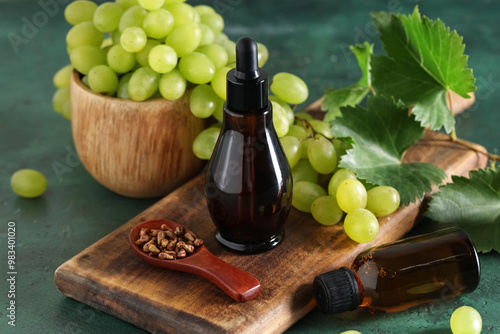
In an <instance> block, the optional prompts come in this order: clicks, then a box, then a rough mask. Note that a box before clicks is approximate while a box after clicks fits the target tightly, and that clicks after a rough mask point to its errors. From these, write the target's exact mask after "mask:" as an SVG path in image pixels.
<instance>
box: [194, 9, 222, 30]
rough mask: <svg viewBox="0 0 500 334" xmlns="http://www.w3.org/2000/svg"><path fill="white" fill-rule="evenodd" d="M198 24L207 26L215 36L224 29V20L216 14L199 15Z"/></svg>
mask: <svg viewBox="0 0 500 334" xmlns="http://www.w3.org/2000/svg"><path fill="white" fill-rule="evenodd" d="M200 22H201V23H203V24H206V25H207V26H209V27H210V29H212V31H213V32H214V33H215V34H216V35H217V34H219V33H220V32H222V29H224V19H223V18H222V16H220V15H219V14H217V13H215V14H204V15H200Z"/></svg>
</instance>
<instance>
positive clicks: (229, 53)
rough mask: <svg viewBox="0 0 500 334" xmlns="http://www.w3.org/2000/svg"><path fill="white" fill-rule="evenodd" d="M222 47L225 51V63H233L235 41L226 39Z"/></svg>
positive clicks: (234, 60)
mask: <svg viewBox="0 0 500 334" xmlns="http://www.w3.org/2000/svg"><path fill="white" fill-rule="evenodd" d="M222 46H223V47H224V49H226V52H227V63H228V64H231V63H235V62H236V43H235V42H233V41H230V40H228V41H226V42H225V43H224V44H223V45H222Z"/></svg>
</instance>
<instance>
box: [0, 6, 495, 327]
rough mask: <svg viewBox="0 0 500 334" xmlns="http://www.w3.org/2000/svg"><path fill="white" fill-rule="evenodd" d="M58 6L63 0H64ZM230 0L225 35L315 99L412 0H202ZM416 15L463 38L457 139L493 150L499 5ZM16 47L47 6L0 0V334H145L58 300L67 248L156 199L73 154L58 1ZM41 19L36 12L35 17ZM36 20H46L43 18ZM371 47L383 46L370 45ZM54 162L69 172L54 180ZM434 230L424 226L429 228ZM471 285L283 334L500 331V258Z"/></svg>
mask: <svg viewBox="0 0 500 334" xmlns="http://www.w3.org/2000/svg"><path fill="white" fill-rule="evenodd" d="M60 2H67V1H63V0H60ZM205 3H207V4H215V3H218V4H229V3H233V4H235V3H237V5H235V6H232V7H230V8H228V7H226V8H225V9H226V11H225V13H223V16H224V18H225V21H226V29H225V31H226V33H227V34H228V35H229V36H230V37H232V38H233V39H237V38H238V37H240V36H243V35H251V36H253V37H254V38H256V39H257V40H258V41H260V42H263V43H265V44H266V45H267V47H268V48H269V50H270V54H271V55H270V60H269V62H268V64H267V65H266V68H267V70H268V71H269V72H270V73H271V74H273V73H276V72H278V71H289V72H293V73H296V74H298V75H299V76H301V77H302V78H304V79H305V81H306V82H307V83H308V85H309V87H310V92H311V94H310V99H309V101H308V102H312V101H314V100H315V99H317V98H319V97H320V96H321V95H322V92H323V91H324V89H326V88H328V87H334V86H335V87H342V86H345V85H347V84H351V83H354V82H355V81H356V80H357V78H358V76H359V71H358V69H357V67H356V64H355V59H354V57H353V56H352V55H350V54H349V53H348V51H347V48H348V45H349V44H352V43H360V42H362V41H363V40H365V39H366V40H369V41H375V40H376V38H375V34H374V31H373V26H372V25H371V23H370V18H369V15H368V13H369V11H370V10H396V11H400V12H404V13H409V12H410V11H411V9H412V8H413V6H414V5H415V2H409V1H404V2H403V1H397V0H396V1H394V0H390V1H343V2H334V1H296V0H294V1H264V0H261V1H249V0H246V1H214V2H212V1H206V2H205ZM419 6H420V9H421V12H422V13H423V14H425V15H427V16H429V17H431V18H436V17H441V18H442V20H443V21H444V22H445V23H446V24H447V25H449V26H451V28H452V29H457V30H458V32H459V33H460V34H461V35H463V36H464V41H465V43H466V45H467V47H466V53H467V54H469V55H470V60H469V65H470V66H471V67H472V68H473V69H474V74H475V76H476V78H477V80H478V81H477V86H478V91H477V100H478V101H477V102H476V104H475V106H474V107H473V108H471V109H470V110H469V111H466V112H465V113H463V114H462V115H460V116H458V117H457V133H458V135H459V136H460V137H462V138H465V139H468V140H471V141H474V142H477V143H480V144H482V145H484V146H485V147H486V148H487V149H488V150H489V151H491V152H494V153H498V150H499V148H500V131H499V128H498V126H499V124H500V113H499V112H498V108H497V104H496V103H495V102H496V100H497V99H498V96H499V88H500V67H499V66H498V54H499V53H500V43H499V42H500V23H499V21H498V13H499V11H500V3H498V2H493V1H451V0H449V1H433V2H431V1H427V2H419ZM57 9H58V12H57V13H56V14H55V15H54V16H53V17H49V18H48V19H47V22H46V24H43V25H41V27H39V28H37V31H36V32H33V34H32V35H33V37H30V38H28V39H27V41H26V42H27V43H26V44H21V45H20V46H19V50H18V52H17V53H16V52H14V49H13V47H12V45H11V44H10V42H9V40H8V38H7V36H8V34H9V33H11V32H12V33H15V34H18V35H21V34H22V28H23V25H24V24H25V23H24V21H23V17H25V18H26V19H27V20H28V21H31V22H32V20H33V16H34V15H36V14H37V13H39V12H40V11H41V10H42V9H41V7H40V6H39V5H38V4H37V2H36V1H0V35H1V40H0V47H1V56H0V57H1V58H0V59H1V63H0V87H1V90H0V94H1V96H0V101H1V102H0V115H1V116H0V117H1V119H0V134H1V138H0V152H1V156H0V268H1V270H0V272H1V273H2V277H5V278H2V279H1V283H0V301H1V302H0V312H1V314H2V315H1V317H0V333H142V332H144V331H142V330H140V329H138V328H136V327H135V326H133V325H130V324H128V323H126V322H124V321H121V320H119V319H117V318H114V317H112V316H109V315H107V314H105V313H103V312H99V311H96V310H94V309H92V308H90V307H88V306H86V305H84V304H81V303H79V302H76V301H74V300H72V299H69V298H66V297H65V296H63V295H62V294H61V293H60V292H59V291H58V290H57V289H56V288H55V286H54V282H53V274H54V271H55V269H56V268H57V267H58V266H59V265H61V264H62V263H63V262H65V261H66V260H67V259H69V258H70V257H72V256H73V255H75V254H77V253H79V252H80V251H81V250H83V249H84V248H86V247H87V246H89V245H91V244H92V243H94V242H95V241H97V240H98V239H100V238H101V237H103V236H105V235H106V234H108V233H109V232H111V231H113V230H114V229H116V228H117V227H119V226H120V225H122V224H123V223H124V222H126V221H128V220H129V219H130V218H132V217H133V216H135V215H136V214H138V213H139V212H141V211H143V210H144V209H146V208H147V207H149V206H150V205H152V204H153V203H155V201H156V200H157V199H150V200H135V199H129V198H124V197H121V196H118V195H115V194H113V193H111V192H110V191H108V190H106V189H105V188H103V187H102V186H100V185H99V184H98V183H97V182H96V181H94V180H93V179H92V177H91V176H90V175H89V174H88V173H87V172H86V170H85V168H84V167H83V166H82V165H81V164H79V163H78V161H75V160H73V159H74V157H73V156H72V155H71V154H69V153H68V152H73V151H72V150H73V148H74V145H73V141H72V138H71V130H70V124H69V122H68V121H66V120H65V119H63V118H62V117H61V116H60V115H58V114H56V113H55V112H54V111H53V110H52V107H51V97H52V94H53V92H54V88H53V87H52V75H53V73H55V71H56V70H57V69H58V68H59V67H62V66H63V65H65V64H66V63H68V58H67V55H66V47H65V34H66V32H67V30H68V29H69V25H68V24H67V23H65V22H64V19H63V15H62V12H63V7H62V6H58V7H57ZM38 15H40V14H38ZM41 23H43V22H41ZM376 50H380V45H378V44H377V46H376ZM54 164H62V165H65V166H67V167H68V172H66V173H64V174H63V175H62V176H60V177H58V176H57V173H56V171H55V170H54V167H53V166H54ZM21 168H34V169H37V170H39V171H41V172H42V173H44V174H45V175H46V177H47V179H48V183H49V188H48V191H47V192H46V193H45V194H44V195H43V196H42V197H41V198H38V199H32V200H28V199H22V198H19V197H17V196H16V195H15V194H13V193H12V191H11V190H10V186H9V180H10V176H11V175H12V173H14V172H15V171H16V170H18V169H21ZM8 221H14V222H16V232H17V236H16V251H17V261H16V269H17V282H16V299H15V300H16V306H17V307H16V311H17V312H16V327H11V326H9V325H7V320H8V319H7V318H6V317H5V314H6V311H5V309H6V307H7V304H6V300H7V290H8V289H7V284H6V283H7V282H6V276H7V275H6V273H7V271H8V268H7V263H6V255H7V244H6V228H7V222H8ZM434 227H435V226H430V225H429V224H427V225H423V226H421V227H419V229H420V230H421V231H425V230H428V229H431V228H434ZM480 258H481V263H482V271H483V275H482V280H481V283H480V285H479V287H478V289H477V290H476V291H475V292H474V293H472V294H470V295H467V296H464V297H462V298H460V299H454V300H450V301H447V302H442V301H438V302H435V303H432V304H428V305H425V306H421V307H417V308H414V309H411V310H409V311H405V312H400V313H397V314H377V315H370V314H368V313H366V312H364V311H355V312H350V313H346V314H343V315H337V316H325V315H322V314H321V313H320V312H319V311H317V310H315V311H313V312H312V313H311V314H309V315H308V316H306V317H305V318H304V319H302V320H301V321H299V322H298V323H297V324H296V325H294V326H293V327H292V328H290V329H289V330H288V332H289V333H340V332H342V331H344V330H347V329H357V330H359V331H361V332H362V333H364V334H367V333H423V332H425V333H435V334H437V333H451V331H450V330H449V325H448V321H449V317H450V315H451V313H452V311H453V310H454V309H455V308H456V307H459V306H461V305H470V306H473V307H475V308H476V309H477V310H478V311H479V312H480V313H481V315H482V317H483V323H484V327H483V333H500V311H499V310H500V299H499V293H498V286H500V279H499V276H500V256H499V254H498V253H494V254H486V255H481V256H480Z"/></svg>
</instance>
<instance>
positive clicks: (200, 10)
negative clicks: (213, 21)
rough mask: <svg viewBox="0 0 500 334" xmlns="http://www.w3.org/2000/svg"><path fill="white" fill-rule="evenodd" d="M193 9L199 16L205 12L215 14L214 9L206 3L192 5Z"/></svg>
mask: <svg viewBox="0 0 500 334" xmlns="http://www.w3.org/2000/svg"><path fill="white" fill-rule="evenodd" d="M194 10H195V11H196V12H198V15H200V16H201V15H205V14H216V12H215V9H213V8H212V7H210V6H207V5H198V6H194Z"/></svg>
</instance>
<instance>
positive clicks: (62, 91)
mask: <svg viewBox="0 0 500 334" xmlns="http://www.w3.org/2000/svg"><path fill="white" fill-rule="evenodd" d="M70 98H71V90H70V88H69V86H65V87H61V88H59V89H58V90H56V92H55V93H54V96H53V97H52V107H53V108H54V110H55V111H56V112H58V113H62V112H63V106H64V104H65V103H66V102H67V101H69V99H70Z"/></svg>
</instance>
